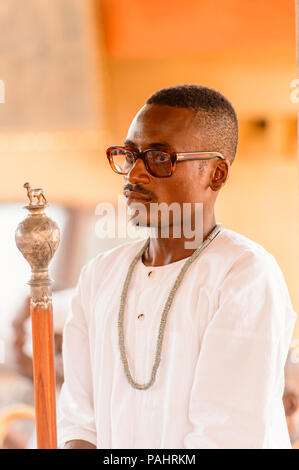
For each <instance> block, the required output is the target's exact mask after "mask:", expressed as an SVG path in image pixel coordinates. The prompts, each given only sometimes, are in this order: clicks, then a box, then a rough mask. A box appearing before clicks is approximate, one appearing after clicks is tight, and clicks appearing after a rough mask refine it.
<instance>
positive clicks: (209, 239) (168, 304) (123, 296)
mask: <svg viewBox="0 0 299 470" xmlns="http://www.w3.org/2000/svg"><path fill="white" fill-rule="evenodd" d="M220 230H221V224H216V226H215V228H214V230H213V231H212V232H211V233H210V235H209V236H208V237H207V238H206V240H205V241H204V242H203V243H202V245H201V246H200V247H199V248H197V249H196V250H195V251H194V252H193V253H192V255H191V256H190V257H189V258H187V260H186V262H185V264H184V265H183V267H182V268H181V270H180V272H179V274H178V276H177V278H176V280H175V282H174V284H173V286H172V289H171V291H170V294H169V296H168V299H167V302H166V304H165V307H164V309H163V313H162V318H161V322H160V328H159V335H158V339H157V346H156V357H155V361H154V365H153V369H152V373H151V378H150V380H149V382H148V383H146V384H138V383H137V382H135V381H134V380H133V378H132V375H131V372H130V369H129V365H128V360H127V355H126V350H125V344H124V329H123V319H124V309H125V303H126V297H127V292H128V287H129V282H130V279H131V277H132V274H133V270H134V268H135V266H136V264H137V262H138V261H139V259H140V258H141V257H142V255H143V252H144V251H145V250H146V248H147V247H148V245H149V242H150V237H149V238H148V239H147V240H146V242H145V244H144V245H143V247H142V248H141V249H140V250H139V252H138V253H137V255H136V256H135V258H134V259H133V261H132V262H131V264H130V267H129V269H128V273H127V276H126V279H125V282H124V285H123V290H122V294H121V302H120V309H119V316H118V338H119V347H120V354H121V360H122V363H123V366H124V371H125V375H126V377H127V379H128V381H129V383H130V385H132V387H133V388H136V389H137V390H147V389H148V388H149V387H151V386H152V385H153V383H154V381H155V379H156V374H157V370H158V367H159V364H160V361H161V351H162V343H163V337H164V330H165V326H166V321H167V315H168V312H169V309H170V307H171V304H172V302H173V299H174V296H175V294H176V292H177V290H178V288H179V286H180V284H181V282H182V280H183V277H184V275H185V273H186V271H187V269H188V268H189V266H190V265H191V264H192V263H193V261H195V259H196V258H197V257H198V256H199V255H200V254H201V253H202V252H203V250H204V249H205V248H206V247H207V246H208V245H209V244H210V243H211V242H212V240H214V238H215V237H216V236H217V235H218V234H219V232H220Z"/></svg>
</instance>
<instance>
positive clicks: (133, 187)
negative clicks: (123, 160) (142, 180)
mask: <svg viewBox="0 0 299 470" xmlns="http://www.w3.org/2000/svg"><path fill="white" fill-rule="evenodd" d="M126 191H137V192H139V193H141V194H144V196H147V197H148V198H151V199H152V200H153V201H156V200H157V199H158V198H157V196H156V195H155V194H154V193H153V192H152V191H147V190H146V189H144V188H143V187H142V186H140V185H139V184H131V183H128V184H126V185H125V186H124V189H123V194H124V196H125V195H126V194H125V192H126Z"/></svg>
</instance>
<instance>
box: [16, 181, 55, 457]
mask: <svg viewBox="0 0 299 470" xmlns="http://www.w3.org/2000/svg"><path fill="white" fill-rule="evenodd" d="M24 187H25V188H27V195H28V198H29V201H30V204H28V205H27V206H25V208H26V209H27V210H28V211H29V214H28V215H27V217H26V218H25V219H24V220H23V222H21V223H20V224H19V225H18V227H17V230H16V234H15V238H16V244H17V247H18V248H19V250H20V251H21V252H22V254H23V255H24V257H25V258H26V260H27V261H28V262H29V264H30V266H31V270H32V276H31V280H30V281H29V282H28V284H29V285H30V288H31V289H30V290H31V300H30V314H31V323H32V345H33V378H34V396H35V415H36V416H35V421H36V435H37V447H38V448H39V449H55V448H56V447H57V435H56V399H55V392H56V390H55V366H54V333H53V309H52V288H51V284H52V280H51V279H50V278H49V274H48V265H49V263H50V261H51V259H52V257H53V255H54V253H55V251H56V250H57V247H58V245H59V240H60V231H59V227H58V226H57V225H56V223H55V222H54V221H53V220H51V219H50V218H49V217H47V216H46V214H45V213H44V209H45V207H46V206H47V205H48V204H47V200H46V198H45V195H44V192H43V190H42V189H31V188H30V185H29V183H25V184H24Z"/></svg>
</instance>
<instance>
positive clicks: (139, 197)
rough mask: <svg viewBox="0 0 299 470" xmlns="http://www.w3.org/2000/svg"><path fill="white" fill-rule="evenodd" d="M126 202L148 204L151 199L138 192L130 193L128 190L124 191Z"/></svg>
mask: <svg viewBox="0 0 299 470" xmlns="http://www.w3.org/2000/svg"><path fill="white" fill-rule="evenodd" d="M124 194H125V196H126V198H127V200H128V202H132V201H135V202H149V201H150V200H151V198H150V197H149V196H146V195H145V194H143V193H140V192H138V191H130V190H126V191H125V192H124Z"/></svg>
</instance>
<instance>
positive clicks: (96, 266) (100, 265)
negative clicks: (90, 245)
mask: <svg viewBox="0 0 299 470" xmlns="http://www.w3.org/2000/svg"><path fill="white" fill-rule="evenodd" d="M146 240H147V239H146V238H145V239H138V240H133V241H129V242H125V243H121V244H120V245H117V246H115V247H113V248H110V249H109V250H105V251H101V252H99V253H98V254H97V255H95V256H94V257H93V258H91V259H90V260H89V261H88V262H87V263H86V264H85V265H84V266H83V267H82V269H81V273H80V279H81V281H83V282H84V281H87V282H90V281H91V278H92V277H93V276H97V273H99V272H100V273H101V275H102V276H103V275H105V269H111V268H112V266H114V265H115V263H117V264H118V266H121V265H122V264H123V263H125V264H126V265H127V264H128V260H131V259H133V258H134V257H135V256H136V255H137V254H138V252H139V251H140V250H141V249H142V247H143V245H144V244H145V243H146Z"/></svg>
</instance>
